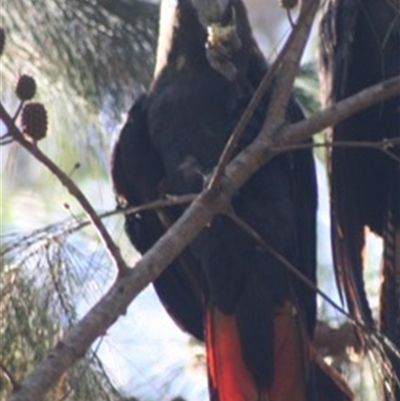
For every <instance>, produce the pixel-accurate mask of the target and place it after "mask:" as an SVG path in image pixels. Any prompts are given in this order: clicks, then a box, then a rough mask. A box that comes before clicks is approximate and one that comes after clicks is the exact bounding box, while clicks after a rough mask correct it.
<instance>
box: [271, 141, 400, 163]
mask: <svg viewBox="0 0 400 401" xmlns="http://www.w3.org/2000/svg"><path fill="white" fill-rule="evenodd" d="M399 145H400V138H385V139H383V140H382V141H375V142H373V141H370V142H368V141H334V142H332V141H324V142H321V143H315V142H314V143H297V144H294V145H283V146H275V147H272V148H271V150H272V151H275V152H276V153H277V154H278V153H285V152H290V151H296V150H302V149H308V148H311V147H312V148H355V149H371V150H377V151H380V152H382V153H384V154H385V155H386V156H388V157H390V158H391V159H392V160H393V161H395V162H396V163H399V164H400V157H397V156H396V155H395V154H393V153H392V152H390V151H389V150H388V149H390V148H392V147H394V146H399Z"/></svg>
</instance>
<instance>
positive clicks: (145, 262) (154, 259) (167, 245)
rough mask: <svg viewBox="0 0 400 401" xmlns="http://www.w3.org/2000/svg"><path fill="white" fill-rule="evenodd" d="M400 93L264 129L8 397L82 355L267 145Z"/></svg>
mask: <svg viewBox="0 0 400 401" xmlns="http://www.w3.org/2000/svg"><path fill="white" fill-rule="evenodd" d="M399 94H400V78H392V79H390V80H388V81H385V82H383V83H381V84H378V85H375V86H373V87H371V88H369V89H366V90H364V91H362V92H360V93H359V94H356V95H354V96H352V97H351V98H348V99H345V100H343V101H341V102H340V103H338V104H336V105H335V106H333V107H331V108H329V109H327V110H324V111H322V112H320V113H317V114H315V115H314V116H312V117H310V118H309V119H307V120H305V121H302V122H299V123H296V124H293V125H288V126H285V127H284V128H283V129H282V130H281V131H280V132H279V135H278V134H277V133H276V132H263V134H262V136H261V137H260V138H258V139H257V140H256V141H255V142H254V143H253V144H252V145H250V146H249V147H248V148H247V149H245V150H244V151H243V152H242V153H241V154H239V155H238V156H237V157H236V158H235V159H234V160H233V161H232V162H231V163H230V164H229V165H228V168H227V170H226V175H225V176H224V178H223V180H222V182H221V186H219V188H218V189H214V190H213V191H211V192H210V191H205V192H203V193H202V194H201V195H199V197H198V198H197V199H196V200H195V201H194V202H193V203H192V204H191V205H190V206H189V207H188V208H187V209H186V211H185V213H184V214H183V215H182V216H181V218H180V219H179V220H178V221H177V222H176V223H175V224H174V225H173V226H172V227H171V228H170V230H168V232H167V233H166V234H165V235H164V236H163V237H161V238H160V240H159V241H158V242H157V243H156V244H155V245H154V247H153V248H152V249H150V250H149V251H148V252H147V253H146V254H145V255H144V256H143V258H142V259H141V260H140V261H139V262H138V263H137V264H136V266H135V268H134V269H133V270H132V271H131V272H130V273H129V274H128V275H127V276H124V277H119V278H118V279H117V281H116V282H115V284H114V285H113V286H112V287H111V288H110V290H109V291H108V292H107V293H106V294H105V296H104V297H103V298H102V299H101V300H100V301H99V302H98V303H97V304H96V305H95V306H94V307H93V308H92V309H91V310H90V311H89V312H88V313H87V314H86V316H85V317H84V318H83V319H82V320H81V321H80V322H79V323H78V324H77V325H76V326H75V327H73V328H71V329H70V330H69V331H68V332H67V333H66V334H65V336H64V338H63V339H62V340H61V341H60V342H59V343H58V344H57V345H56V347H55V348H54V349H53V350H52V351H51V352H50V353H49V354H48V355H47V357H46V358H44V359H43V360H42V361H41V362H40V363H39V364H37V366H36V368H35V370H34V371H33V372H32V374H31V375H30V376H29V377H28V378H27V379H26V380H25V381H24V382H23V383H22V384H21V387H20V389H19V390H18V391H17V392H15V393H14V394H13V395H12V397H11V399H10V401H36V400H38V399H42V398H43V395H44V394H45V393H46V392H47V391H49V390H50V388H51V387H52V386H53V385H54V384H55V383H57V381H58V380H59V379H60V377H61V375H62V374H63V373H64V372H65V371H66V370H67V369H68V368H69V367H70V366H71V365H72V364H73V363H75V362H76V361H77V360H78V359H79V358H81V357H82V356H83V355H84V354H85V352H86V351H87V350H88V348H89V347H90V346H91V344H92V343H93V342H94V341H95V340H96V339H97V338H98V337H100V336H102V335H104V333H106V331H107V329H108V328H109V327H110V326H111V325H112V324H113V323H114V322H115V321H116V320H117V318H118V317H119V316H120V315H122V314H124V312H125V311H126V309H127V308H128V306H129V304H130V303H131V302H132V301H133V300H134V299H135V297H136V296H137V295H138V294H139V293H140V292H141V291H142V290H143V289H144V288H145V287H146V286H147V285H148V284H150V283H151V282H152V281H154V279H155V278H157V276H158V275H159V274H160V273H161V272H162V271H163V270H164V269H165V268H166V266H168V265H169V264H170V263H171V262H172V260H173V259H174V258H175V257H177V256H178V255H179V254H180V253H181V252H182V251H183V249H184V248H185V247H186V246H187V245H188V244H189V243H190V242H191V241H192V240H193V239H194V238H195V237H196V235H197V234H198V233H199V232H200V230H201V229H202V228H203V227H204V226H205V225H206V224H208V223H209V222H210V221H211V220H212V219H213V217H214V216H215V215H216V214H217V213H221V212H222V211H224V210H225V209H226V208H227V207H228V205H229V202H230V198H231V196H232V195H233V194H234V193H235V192H236V191H237V190H238V189H239V188H240V187H241V186H242V185H243V184H244V183H245V182H246V180H247V179H248V178H249V177H250V176H251V175H252V174H253V173H254V172H255V171H256V170H257V169H258V168H259V167H260V166H261V165H262V164H263V163H264V162H266V161H267V160H269V159H271V158H272V157H273V156H274V151H271V148H272V147H274V146H280V145H287V144H290V143H292V142H293V143H294V142H298V141H300V140H303V139H306V138H308V137H311V135H312V134H314V133H315V132H318V131H320V130H322V129H324V128H326V127H328V126H330V125H332V124H335V123H337V122H339V121H341V120H343V119H344V118H347V117H348V116H349V115H351V114H353V113H356V112H358V111H361V110H363V109H365V108H368V107H370V106H372V105H373V104H375V103H378V102H380V101H382V100H384V99H387V98H389V97H391V96H395V95H399ZM272 134H274V135H272ZM265 138H266V139H265Z"/></svg>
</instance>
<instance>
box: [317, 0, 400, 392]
mask: <svg viewBox="0 0 400 401" xmlns="http://www.w3.org/2000/svg"><path fill="white" fill-rule="evenodd" d="M321 21H322V22H321V28H320V44H319V52H320V76H321V83H322V87H323V89H324V101H325V104H326V105H331V104H334V103H335V102H337V101H339V100H341V99H343V98H346V97H348V96H350V95H353V94H354V93H356V92H358V91H360V90H362V89H365V88H367V87H368V86H370V85H373V84H376V83H378V82H380V81H383V80H384V79H387V78H390V77H393V76H396V75H399V74H400V8H399V3H398V2H396V1H391V0H329V1H327V2H326V8H325V11H324V15H323V17H322V20H321ZM331 139H332V140H333V141H334V142H335V141H340V142H343V141H351V142H355V141H359V142H360V143H361V146H360V148H341V147H337V148H335V147H333V148H332V150H331V151H330V153H329V166H328V167H329V172H330V183H331V210H332V240H333V252H334V259H335V267H336V269H337V273H338V279H339V283H340V287H341V290H342V291H343V292H344V294H345V295H346V298H347V302H348V304H349V308H350V310H351V312H352V313H353V315H354V316H355V317H357V318H359V319H361V320H362V321H363V322H364V323H365V324H366V325H368V326H369V327H375V323H374V318H373V315H372V312H371V309H370V306H369V302H368V299H367V296H366V293H365V289H364V280H363V265H365V260H366V259H365V253H364V248H365V244H366V231H365V230H366V228H368V229H369V230H370V231H372V232H374V233H376V234H378V235H379V236H381V237H382V238H383V242H384V253H383V258H382V266H383V268H382V279H383V282H382V289H381V319H380V325H381V328H382V330H383V332H384V333H385V334H387V335H388V336H389V338H391V340H392V341H393V342H394V343H395V344H397V346H398V347H399V346H400V165H399V162H398V160H399V156H400V147H399V143H398V142H397V145H396V144H395V145H394V146H391V147H389V148H388V149H387V150H388V152H390V153H392V155H394V156H395V157H389V156H388V154H385V153H383V152H382V151H380V150H379V149H378V147H377V149H371V148H369V149H366V148H363V147H362V142H370V143H373V142H377V143H378V142H380V141H383V140H385V139H387V140H389V141H390V140H391V139H395V140H397V141H398V140H399V139H400V98H399V97H396V98H392V99H389V100H387V101H384V102H382V103H380V104H378V105H376V106H374V107H371V108H369V109H367V110H365V111H363V112H360V113H358V114H356V115H354V116H353V117H351V118H348V119H347V120H345V121H343V122H341V123H340V124H337V125H336V126H335V127H333V129H332V132H331ZM396 157H397V161H396ZM392 362H393V365H394V367H395V370H396V371H397V374H398V375H399V374H400V361H398V359H397V358H395V357H394V358H393V359H392ZM391 387H392V390H393V389H394V388H395V387H396V386H395V385H394V382H392V384H391ZM394 394H397V395H394ZM391 396H393V397H394V398H393V399H396V400H398V399H400V398H399V397H400V392H399V387H398V386H397V390H396V391H394V390H393V394H392V395H391ZM391 396H389V395H388V398H387V399H391V398H390V397H391Z"/></svg>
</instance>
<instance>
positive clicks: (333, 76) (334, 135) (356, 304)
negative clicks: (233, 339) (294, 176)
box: [319, 0, 373, 325]
mask: <svg viewBox="0 0 400 401" xmlns="http://www.w3.org/2000/svg"><path fill="white" fill-rule="evenodd" d="M359 13H360V2H359V0H348V1H341V0H329V1H327V2H326V5H325V10H324V14H323V16H322V19H321V24H320V40H319V59H320V69H319V72H320V81H321V86H322V93H323V101H324V103H325V105H332V104H335V103H336V102H337V101H339V100H341V99H343V98H345V97H346V96H349V95H350V94H351V93H350V91H351V89H349V74H350V73H351V64H352V46H353V42H354V36H355V32H356V27H357V21H358V19H359ZM352 123H353V122H352V120H348V121H347V122H344V123H343V124H341V125H340V126H336V127H335V128H333V130H332V132H330V133H329V136H330V139H332V140H342V139H343V137H346V133H348V132H349V131H350V132H351V131H354V129H353V128H352V127H351V125H352ZM346 125H347V126H346ZM356 135H357V134H356ZM347 139H348V140H350V139H351V138H347ZM353 139H354V140H356V138H353ZM355 152H357V151H352V150H351V149H341V148H337V149H335V148H334V149H332V150H330V149H329V150H328V153H327V158H328V172H329V178H330V199H331V233H332V248H333V256H334V267H335V273H336V279H337V282H338V288H339V291H340V294H341V296H342V299H343V295H344V296H345V298H346V301H347V303H348V306H349V308H350V310H351V312H352V314H353V316H355V317H357V318H359V319H361V320H362V321H364V322H365V323H366V324H368V325H373V319H372V313H371V309H370V306H369V303H368V299H367V295H366V292H365V287H364V279H363V263H362V249H363V247H364V242H365V240H364V223H363V221H362V217H361V215H360V202H362V199H360V197H361V198H362V197H364V195H363V194H362V195H360V192H359V193H357V188H360V182H359V179H358V178H359V176H360V166H359V165H358V159H359V157H357V154H355ZM365 179H369V178H367V177H365V178H364V180H365Z"/></svg>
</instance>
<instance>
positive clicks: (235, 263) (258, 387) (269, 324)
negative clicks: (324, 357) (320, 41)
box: [112, 0, 348, 401]
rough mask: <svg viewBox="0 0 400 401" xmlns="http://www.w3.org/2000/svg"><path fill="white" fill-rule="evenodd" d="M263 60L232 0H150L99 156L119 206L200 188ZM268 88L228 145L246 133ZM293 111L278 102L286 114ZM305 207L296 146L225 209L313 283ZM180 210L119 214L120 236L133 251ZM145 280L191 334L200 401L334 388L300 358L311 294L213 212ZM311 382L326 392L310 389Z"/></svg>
mask: <svg viewBox="0 0 400 401" xmlns="http://www.w3.org/2000/svg"><path fill="white" fill-rule="evenodd" d="M266 70H267V65H266V62H265V60H264V58H263V56H262V54H261V53H260V51H259V49H258V47H257V44H256V42H255V40H254V38H253V36H252V32H251V28H250V25H249V22H248V19H247V13H246V9H245V7H244V4H243V3H242V1H241V0H177V1H172V0H164V1H163V2H162V12H161V21H160V36H159V44H158V52H157V65H156V73H155V77H154V80H153V82H152V84H151V86H150V88H149V90H148V93H147V94H146V95H145V96H143V97H142V98H141V99H140V100H138V101H137V102H136V103H135V105H134V106H133V107H132V109H131V110H130V112H129V117H128V121H127V123H126V124H125V126H124V128H123V130H122V132H121V134H120V136H119V138H118V141H117V143H116V146H115V150H114V154H113V160H112V178H113V181H114V188H115V192H116V194H117V197H118V200H119V202H120V204H121V206H134V205H139V204H143V203H146V202H150V201H153V200H155V199H159V198H162V197H163V196H165V195H166V194H171V195H183V194H187V193H196V192H197V193H198V192H201V191H202V189H203V186H204V183H205V181H206V180H207V177H208V176H209V175H210V174H211V173H212V171H213V169H214V168H215V166H216V164H217V162H218V159H219V157H220V155H221V153H222V150H223V148H224V146H225V144H226V142H227V140H228V138H229V136H230V134H231V132H232V130H233V128H234V126H235V124H236V123H237V121H238V119H239V117H240V116H241V113H242V112H243V111H244V109H245V107H246V105H247V104H248V102H249V100H250V99H251V96H252V95H253V93H254V91H255V89H256V87H257V85H258V84H259V82H260V80H261V79H262V77H263V75H264V74H265V72H266ZM268 99H269V95H268V94H266V95H265V96H264V98H263V99H262V101H261V103H260V105H259V107H258V109H257V110H256V112H255V114H254V116H253V118H252V120H251V121H250V123H249V124H248V126H247V127H246V130H245V132H244V133H243V135H242V137H241V140H240V143H239V145H238V148H237V151H239V150H241V149H243V148H244V147H245V146H246V145H248V144H249V143H250V142H251V141H252V140H253V139H254V138H255V137H256V135H257V134H258V133H259V131H260V129H261V126H262V123H263V118H264V115H265V114H266V109H267V105H268ZM301 118H302V112H301V110H300V108H299V107H298V105H297V104H296V102H295V101H294V100H293V99H291V100H290V104H289V107H288V110H287V119H288V120H290V121H292V122H295V121H298V120H299V119H301ZM316 208H317V194H316V181H315V172H314V162H313V156H312V151H311V150H310V149H306V150H301V151H296V152H291V153H286V154H282V155H280V156H277V157H275V159H273V160H272V161H271V162H270V163H269V164H267V165H266V166H264V167H262V168H261V169H260V170H259V171H258V172H257V173H256V174H255V175H254V176H253V177H252V178H251V179H250V180H249V181H248V182H247V183H246V184H245V185H244V186H243V187H242V188H241V189H240V190H239V191H238V192H237V194H236V195H235V196H234V198H233V199H232V205H231V213H235V214H236V216H238V218H239V219H241V220H243V221H245V222H246V223H247V224H248V225H250V226H251V227H252V228H253V229H254V230H256V231H257V232H258V233H259V234H260V235H261V236H262V237H263V238H264V240H265V241H266V242H267V243H268V244H269V246H271V247H273V248H274V249H275V251H276V252H277V253H279V254H281V255H283V256H284V257H285V258H286V259H287V260H288V261H289V262H291V263H292V264H293V265H294V266H296V267H297V268H298V269H299V270H300V271H301V272H302V273H303V275H304V276H306V277H307V278H308V279H309V280H311V281H312V282H314V283H315V274H316V273H315V270H316V260H315V259H316V250H315V247H316V233H315V230H316V222H315V220H316ZM183 210H184V208H183V207H182V206H175V207H173V208H169V209H162V210H161V209H158V210H150V211H143V212H140V213H137V214H134V215H127V216H126V230H127V233H128V235H129V238H130V240H131V241H132V243H133V244H134V246H135V247H136V248H137V249H138V250H139V251H140V252H142V253H144V252H146V251H147V250H148V249H149V248H150V247H151V246H152V245H153V244H154V243H155V242H156V241H157V239H158V238H159V237H160V236H161V235H162V234H163V233H164V232H165V231H166V230H167V229H168V227H169V226H170V225H171V224H173V222H174V221H175V220H176V219H177V218H178V217H179V216H180V215H181V213H182V211H183ZM154 286H155V289H156V291H157V293H158V295H159V297H160V299H161V301H162V303H163V304H164V306H165V307H166V309H167V311H168V312H169V313H170V315H171V316H172V317H173V318H174V320H175V321H176V322H177V323H178V324H179V325H180V326H181V327H182V328H183V329H184V330H186V331H188V332H189V333H191V334H192V335H194V336H195V337H197V338H199V339H200V340H204V341H205V343H206V349H207V363H208V374H209V388H210V397H211V399H212V400H213V401H267V400H269V401H289V400H290V401H306V400H319V399H324V400H345V399H348V398H347V395H344V393H342V391H341V390H338V388H337V384H336V382H335V379H333V378H331V377H330V375H329V374H328V373H326V372H324V370H323V368H321V366H320V365H318V363H316V362H315V361H314V357H312V356H311V354H312V353H311V352H310V348H309V346H310V340H311V337H312V333H313V329H314V324H315V315H316V300H315V293H314V291H313V290H312V289H310V288H308V287H307V286H305V285H304V284H302V283H300V282H299V281H298V280H297V279H296V278H295V277H293V276H292V274H291V273H290V272H288V271H287V270H286V268H285V266H284V265H283V264H282V263H281V262H280V261H279V260H277V258H276V257H275V256H274V255H273V254H271V253H268V252H266V251H265V250H264V249H263V248H262V247H261V246H260V245H259V244H258V243H257V242H256V241H255V240H254V239H253V238H252V236H250V235H249V234H248V233H247V232H246V231H244V230H243V229H242V228H241V227H239V226H238V225H237V223H236V222H234V221H232V220H231V219H230V218H229V217H227V216H225V215H218V216H217V217H215V219H214V220H213V221H212V222H211V223H210V224H209V225H208V226H207V227H205V228H204V229H203V230H202V231H201V232H200V234H199V235H198V236H197V237H196V238H195V240H194V241H193V242H192V243H191V244H190V246H189V247H188V248H187V249H186V250H185V251H184V252H183V253H182V254H181V255H180V256H179V257H178V258H177V259H176V260H175V261H174V262H173V263H172V264H171V265H170V266H168V268H167V269H166V270H165V271H164V272H163V273H162V274H161V275H160V277H159V278H158V279H157V280H156V281H155V282H154ZM311 360H313V362H311ZM316 378H317V379H316ZM316 380H317V381H318V383H317V382H316ZM321 388H323V390H320V391H325V389H327V388H328V389H333V390H332V391H331V393H329V391H328V392H326V391H325V393H324V394H323V395H321V397H319V396H318V395H317V394H318V391H319V390H318V389H321Z"/></svg>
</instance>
